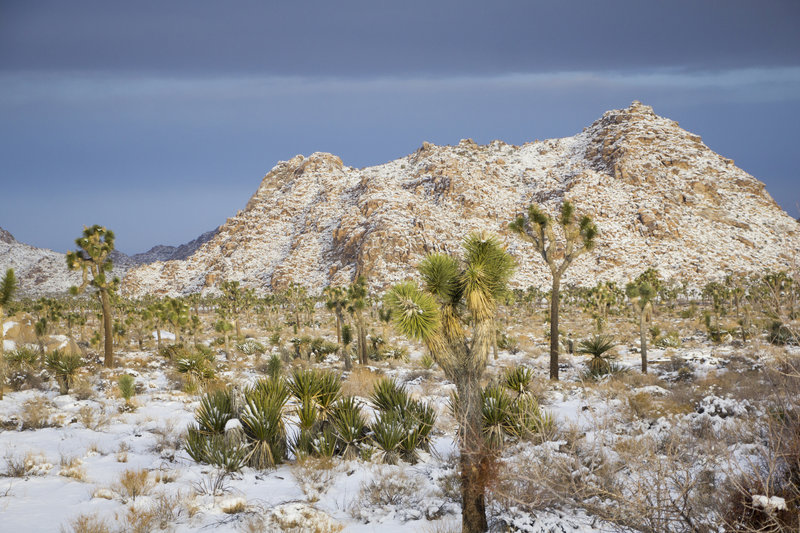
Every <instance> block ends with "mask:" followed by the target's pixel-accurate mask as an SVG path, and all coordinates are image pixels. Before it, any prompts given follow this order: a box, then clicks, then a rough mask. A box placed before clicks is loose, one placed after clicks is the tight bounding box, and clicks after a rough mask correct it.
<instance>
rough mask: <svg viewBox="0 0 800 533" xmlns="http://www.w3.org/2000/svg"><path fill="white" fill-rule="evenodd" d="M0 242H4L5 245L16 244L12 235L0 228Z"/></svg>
mask: <svg viewBox="0 0 800 533" xmlns="http://www.w3.org/2000/svg"><path fill="white" fill-rule="evenodd" d="M0 242H4V243H6V244H13V243H15V242H17V240H16V239H15V238H14V236H13V235H11V233H9V232H7V231H6V230H4V229H3V228H0Z"/></svg>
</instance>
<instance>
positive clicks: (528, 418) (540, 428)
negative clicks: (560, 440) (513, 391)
mask: <svg viewBox="0 0 800 533" xmlns="http://www.w3.org/2000/svg"><path fill="white" fill-rule="evenodd" d="M509 414H510V417H509V422H510V428H511V431H510V435H511V436H513V437H515V438H518V439H523V440H530V439H532V438H534V437H536V436H539V438H543V437H544V436H546V435H549V434H551V432H552V431H553V428H554V427H555V421H554V419H553V415H552V414H551V413H549V412H547V411H542V409H541V408H540V407H539V402H537V401H536V398H533V397H531V396H520V397H519V398H517V399H515V400H514V401H513V402H511V410H510V413H509Z"/></svg>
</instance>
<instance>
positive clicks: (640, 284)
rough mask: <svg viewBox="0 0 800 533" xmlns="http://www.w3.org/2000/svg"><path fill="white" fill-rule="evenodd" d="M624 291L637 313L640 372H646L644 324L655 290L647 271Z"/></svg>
mask: <svg viewBox="0 0 800 533" xmlns="http://www.w3.org/2000/svg"><path fill="white" fill-rule="evenodd" d="M625 293H626V294H627V295H628V298H630V300H631V303H632V304H633V308H634V309H635V310H636V312H637V313H638V314H639V345H640V348H641V352H642V374H647V328H646V327H645V324H646V323H647V320H648V319H649V318H650V314H651V313H652V311H653V299H654V298H655V296H656V294H657V291H656V289H655V288H654V287H653V285H652V282H651V280H650V279H649V277H648V276H647V272H645V273H644V274H642V275H640V276H639V277H638V278H636V280H634V281H633V282H631V283H628V284H627V285H626V286H625Z"/></svg>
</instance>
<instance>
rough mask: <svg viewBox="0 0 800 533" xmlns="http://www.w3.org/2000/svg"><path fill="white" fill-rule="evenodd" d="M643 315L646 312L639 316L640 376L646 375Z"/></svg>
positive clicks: (645, 341) (645, 334) (645, 343)
mask: <svg viewBox="0 0 800 533" xmlns="http://www.w3.org/2000/svg"><path fill="white" fill-rule="evenodd" d="M645 314H646V312H645V311H644V310H642V311H641V313H640V314H639V346H640V348H641V351H642V374H647V333H646V328H645V327H644V324H645Z"/></svg>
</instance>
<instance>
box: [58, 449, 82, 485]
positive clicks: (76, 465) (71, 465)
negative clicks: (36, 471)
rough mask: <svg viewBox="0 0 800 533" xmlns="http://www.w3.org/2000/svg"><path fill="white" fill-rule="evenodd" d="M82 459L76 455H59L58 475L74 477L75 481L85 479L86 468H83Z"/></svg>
mask: <svg viewBox="0 0 800 533" xmlns="http://www.w3.org/2000/svg"><path fill="white" fill-rule="evenodd" d="M81 465H83V461H81V460H80V459H78V458H77V457H69V456H66V455H63V454H62V455H61V461H60V466H61V470H59V472H58V475H59V476H64V477H68V478H71V479H74V480H76V481H86V470H85V469H84V468H83V466H81Z"/></svg>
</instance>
